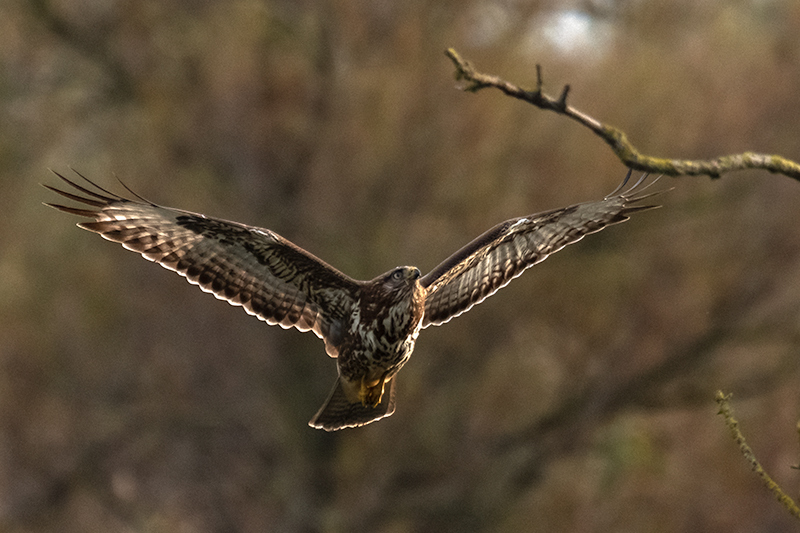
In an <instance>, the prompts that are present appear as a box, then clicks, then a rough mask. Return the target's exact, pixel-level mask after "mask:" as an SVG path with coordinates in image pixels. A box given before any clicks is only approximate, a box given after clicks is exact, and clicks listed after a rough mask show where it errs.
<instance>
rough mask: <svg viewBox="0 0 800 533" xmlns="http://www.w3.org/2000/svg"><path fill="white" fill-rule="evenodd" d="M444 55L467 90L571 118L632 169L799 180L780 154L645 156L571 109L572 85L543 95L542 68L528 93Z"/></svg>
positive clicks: (799, 170)
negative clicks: (750, 172) (759, 172)
mask: <svg viewBox="0 0 800 533" xmlns="http://www.w3.org/2000/svg"><path fill="white" fill-rule="evenodd" d="M445 54H446V55H447V57H449V58H450V60H451V61H452V62H453V64H454V65H455V67H456V79H457V80H465V81H466V82H467V85H466V86H465V87H464V90H466V91H470V92H477V91H479V90H481V89H485V88H487V87H494V88H496V89H499V90H501V91H503V92H504V93H505V94H507V95H508V96H512V97H514V98H519V99H520V100H524V101H526V102H528V103H531V104H533V105H535V106H536V107H538V108H540V109H545V110H550V111H555V112H556V113H559V114H561V115H565V116H567V117H570V118H571V119H573V120H576V121H578V122H579V123H581V124H583V125H584V126H586V127H587V128H589V129H590V130H592V131H593V132H594V133H595V134H597V135H598V136H600V137H601V138H602V139H603V140H604V141H606V143H608V144H609V146H611V148H612V149H613V150H614V153H615V154H617V157H619V159H620V160H621V161H622V162H623V163H624V164H625V165H626V166H628V167H629V168H632V169H635V170H641V171H644V172H651V173H653V174H667V175H669V176H680V175H684V174H685V175H690V176H697V175H706V176H710V177H712V178H718V177H720V176H721V175H722V174H724V173H726V172H731V171H734V170H744V169H748V168H756V169H764V170H768V171H770V172H773V173H777V174H783V175H785V176H788V177H790V178H794V179H796V180H800V164H797V163H795V162H794V161H792V160H790V159H787V158H784V157H781V156H779V155H770V154H758V153H754V152H744V153H741V154H734V155H727V156H722V157H718V158H716V159H710V160H697V161H693V160H687V159H664V158H659V157H653V156H649V155H645V154H642V153H640V152H639V150H637V149H636V147H635V146H633V144H631V142H630V141H628V138H627V136H626V135H625V133H624V132H623V131H621V130H619V129H617V128H615V127H613V126H609V125H607V124H603V123H602V122H600V121H598V120H596V119H594V118H592V117H591V116H589V115H586V114H584V113H582V112H581V111H578V110H577V109H575V108H574V107H571V106H568V105H567V95H568V94H569V90H570V87H569V85H565V86H564V88H563V89H562V91H561V94H560V96H559V97H558V98H553V97H551V96H548V95H546V94H545V93H543V92H542V84H543V82H542V70H541V67H540V66H539V65H536V90H534V91H529V90H526V89H523V88H522V87H519V86H517V85H514V84H513V83H509V82H507V81H505V80H504V79H502V78H500V77H498V76H493V75H490V74H483V73H482V72H478V71H477V70H475V67H473V66H472V64H471V63H470V62H469V61H466V60H464V59H463V58H462V57H461V56H460V55H459V54H458V52H456V51H455V50H454V49H453V48H448V49H447V50H446V51H445Z"/></svg>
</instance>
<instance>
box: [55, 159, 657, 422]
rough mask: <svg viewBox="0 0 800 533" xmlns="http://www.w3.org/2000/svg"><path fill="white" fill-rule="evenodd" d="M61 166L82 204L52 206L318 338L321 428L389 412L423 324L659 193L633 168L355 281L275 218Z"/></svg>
mask: <svg viewBox="0 0 800 533" xmlns="http://www.w3.org/2000/svg"><path fill="white" fill-rule="evenodd" d="M54 173H55V174H56V175H57V176H58V177H59V178H61V179H62V180H63V181H64V182H65V183H66V184H67V185H68V186H69V190H61V189H57V188H55V187H51V186H49V185H45V187H46V188H48V189H50V190H51V191H53V192H56V193H58V194H60V195H61V196H64V197H66V198H68V199H70V200H73V201H76V202H78V203H80V204H83V205H82V206H80V207H70V206H66V205H61V204H54V203H48V204H46V205H48V206H50V207H54V208H56V209H59V210H61V211H66V212H67V213H72V214H75V215H80V216H83V217H87V218H90V219H93V220H91V221H89V222H82V223H80V224H78V226H79V227H81V228H83V229H86V230H89V231H93V232H95V233H99V234H100V235H101V236H102V237H103V238H105V239H108V240H110V241H114V242H118V243H120V244H122V246H124V247H125V248H127V249H128V250H132V251H134V252H138V253H139V254H141V255H142V256H143V257H144V258H145V259H148V260H150V261H154V262H156V263H158V264H160V265H161V266H163V267H165V268H168V269H170V270H174V271H175V272H177V273H178V274H180V275H181V276H184V277H185V278H186V279H187V280H188V281H189V283H192V284H195V285H198V286H199V287H200V288H201V289H202V290H203V291H205V292H210V293H212V294H214V296H216V297H217V298H219V299H221V300H227V301H228V302H229V303H230V304H232V305H237V306H242V307H243V308H244V310H245V311H247V313H249V314H251V315H255V316H256V317H258V318H259V319H260V320H263V321H264V322H266V323H268V324H278V325H279V326H281V327H282V328H291V327H294V328H297V329H298V330H300V331H313V332H314V333H315V334H316V335H317V336H318V337H320V338H321V339H322V340H323V341H324V343H325V351H326V352H327V353H328V355H329V356H331V357H334V358H336V366H337V370H338V377H337V379H336V383H335V385H334V387H333V390H332V391H331V393H330V395H329V396H328V399H327V400H326V401H325V403H324V404H323V405H322V407H321V408H320V409H319V411H318V412H317V414H316V415H314V417H313V418H312V419H311V421H310V422H309V425H310V426H311V427H314V428H318V429H324V430H326V431H334V430H338V429H342V428H348V427H357V426H363V425H365V424H369V423H370V422H374V421H376V420H379V419H381V418H384V417H387V416H389V415H391V414H392V413H393V412H394V410H395V387H394V382H395V379H394V378H395V375H396V374H397V372H398V371H399V370H400V369H401V368H402V367H403V365H404V364H405V363H406V362H407V361H408V359H409V357H410V356H411V352H412V351H413V350H414V344H415V342H416V340H417V336H418V335H419V332H420V330H421V329H423V328H426V327H428V326H438V325H441V324H444V323H445V322H447V321H449V320H450V319H451V318H453V317H456V316H458V315H460V314H461V313H464V312H466V311H468V310H469V309H470V308H472V306H474V305H476V304H478V303H480V302H482V301H483V300H485V299H486V298H488V297H489V296H491V295H492V294H494V293H495V292H497V291H498V290H499V289H500V288H501V287H504V286H505V285H507V284H508V283H509V282H510V281H511V280H512V279H514V278H516V277H517V276H519V275H520V274H522V272H523V271H524V270H526V269H527V268H529V267H531V266H533V265H535V264H536V263H539V262H540V261H543V260H544V259H545V258H546V257H547V256H548V255H550V254H552V253H554V252H557V251H558V250H560V249H562V248H563V247H564V246H566V245H568V244H571V243H574V242H577V241H579V240H580V239H582V238H583V237H584V235H588V234H590V233H594V232H597V231H600V230H601V229H603V228H604V227H606V226H608V225H611V224H617V223H619V222H623V221H625V220H628V217H629V216H630V215H631V214H632V213H635V212H637V211H644V210H646V209H652V208H655V207H658V206H657V205H649V204H643V203H642V201H643V200H645V199H647V198H650V197H652V196H654V195H656V194H659V193H660V192H662V191H657V192H646V193H645V192H644V191H645V189H647V188H648V187H649V186H650V185H652V184H653V183H655V181H651V182H649V183H645V182H646V178H647V174H645V175H643V176H642V177H641V178H640V179H639V180H638V181H637V182H636V183H635V184H634V185H633V186H631V187H629V188H628V189H625V187H626V185H627V183H628V181H629V179H630V176H631V172H630V171H629V172H628V174H627V175H626V177H625V180H624V181H623V182H622V183H621V184H620V185H619V187H617V189H616V190H615V191H614V192H612V193H611V194H609V195H608V196H606V197H605V198H603V199H602V200H599V201H596V202H586V203H582V204H576V205H572V206H570V207H564V208H561V209H554V210H552V211H545V212H543V213H537V214H533V215H529V216H525V217H520V218H513V219H511V220H507V221H505V222H502V223H500V224H498V225H496V226H494V227H493V228H491V229H489V230H488V231H486V232H485V233H483V234H482V235H480V236H479V237H478V238H476V239H475V240H473V241H472V242H470V243H469V244H467V245H466V246H464V247H463V248H461V249H460V250H458V251H457V252H456V253H454V254H453V255H451V256H450V257H448V258H447V259H445V260H444V261H443V262H442V263H441V264H440V265H439V266H437V267H436V268H434V269H433V270H432V271H431V272H429V273H428V274H426V275H424V276H422V275H421V273H420V271H419V269H418V268H416V267H413V266H400V267H397V268H393V269H392V270H390V271H388V272H386V273H384V274H381V275H380V276H378V277H377V278H375V279H373V280H370V281H359V280H355V279H353V278H351V277H349V276H347V275H346V274H343V273H342V272H340V271H339V270H337V269H335V268H333V267H332V266H330V265H328V264H327V263H325V262H324V261H322V260H321V259H318V258H317V257H315V256H313V255H312V254H310V253H309V252H307V251H306V250H304V249H302V248H300V247H299V246H297V245H295V244H293V243H291V242H289V241H288V240H286V239H284V238H283V237H281V236H280V235H278V234H277V233H275V232H273V231H270V230H268V229H264V228H258V227H255V226H247V225H245V224H240V223H237V222H230V221H227V220H221V219H217V218H211V217H206V216H205V215H201V214H198V213H192V212H189V211H183V210H180V209H173V208H170V207H162V206H160V205H156V204H154V203H152V202H150V201H148V200H146V199H144V198H142V197H141V196H139V195H138V194H136V193H134V192H133V191H131V190H130V189H128V188H127V186H125V188H126V189H128V191H129V192H130V193H131V195H133V198H126V197H123V196H119V195H117V194H115V193H113V192H110V191H108V190H106V189H104V188H102V187H100V186H99V185H97V184H95V183H93V182H91V181H90V180H89V179H87V178H85V177H84V176H82V175H81V174H78V173H77V172H76V174H78V176H80V177H81V178H82V179H83V180H84V181H85V182H86V184H85V185H79V184H78V183H76V182H75V181H72V180H70V179H68V178H66V177H64V176H63V175H61V174H59V173H57V172H54ZM123 186H124V184H123ZM70 190H71V191H72V192H69V191H70Z"/></svg>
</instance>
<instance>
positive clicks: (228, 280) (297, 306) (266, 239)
mask: <svg viewBox="0 0 800 533" xmlns="http://www.w3.org/2000/svg"><path fill="white" fill-rule="evenodd" d="M55 174H56V175H57V176H58V177H60V178H61V179H62V180H64V181H65V182H66V183H67V184H69V185H70V186H71V187H72V188H74V189H75V190H76V192H80V193H83V195H85V196H82V195H78V194H74V193H71V192H66V191H62V190H59V189H56V188H54V187H50V186H48V185H45V187H47V188H48V189H50V190H52V191H54V192H56V193H58V194H60V195H62V196H65V197H67V198H69V199H71V200H75V201H77V202H81V203H83V204H85V205H86V206H88V208H86V207H82V208H76V207H68V206H64V205H58V204H46V205H49V206H51V207H55V208H56V209H59V210H61V211H66V212H67V213H72V214H75V215H80V216H84V217H88V218H93V219H94V221H92V222H84V223H81V224H78V226H79V227H81V228H83V229H86V230H89V231H93V232H95V233H99V234H100V235H102V236H103V238H105V239H108V240H110V241H114V242H118V243H121V244H122V245H123V246H124V247H125V248H127V249H129V250H133V251H134V252H138V253H140V254H141V255H142V256H143V257H144V258H145V259H149V260H150V261H155V262H156V263H159V264H160V265H161V266H163V267H165V268H168V269H170V270H174V271H175V272H177V273H178V274H180V275H181V276H184V277H185V278H186V279H187V280H188V281H189V283H193V284H195V285H198V286H199V287H200V288H201V289H202V290H204V291H205V292H210V293H213V294H214V296H216V297H217V298H219V299H221V300H227V301H228V302H229V303H231V304H232V305H241V306H242V307H243V308H244V309H245V311H247V312H248V313H249V314H251V315H255V316H257V317H258V318H259V319H261V320H263V321H265V322H267V323H268V324H278V325H280V326H281V327H283V328H290V327H295V328H297V329H299V330H300V331H308V330H311V331H313V332H314V333H316V334H317V336H319V337H320V338H322V339H324V340H325V346H326V350H327V352H328V354H329V355H331V356H332V357H335V356H336V355H338V353H337V350H336V346H337V345H338V344H339V340H340V336H341V324H342V318H343V316H344V315H345V313H346V312H347V309H348V308H349V307H350V305H352V302H353V301H354V298H355V293H356V291H357V290H358V288H359V284H358V282H357V281H355V280H353V279H351V278H349V277H348V276H346V275H344V274H342V273H341V272H339V271H338V270H336V269H335V268H333V267H331V266H329V265H327V264H326V263H324V262H323V261H321V260H320V259H317V258H316V257H314V256H313V255H311V254H310V253H308V252H306V251H305V250H303V249H302V248H300V247H298V246H296V245H294V244H292V243H291V242H289V241H287V240H286V239H284V238H283V237H281V236H280V235H278V234H276V233H274V232H272V231H270V230H267V229H262V228H256V227H253V226H246V225H244V224H238V223H236V222H229V221H226V220H219V219H214V218H208V217H205V216H203V215H200V214H197V213H191V212H189V211H182V210H179V209H171V208H168V207H161V206H158V205H155V204H153V203H150V202H149V201H147V200H145V199H143V198H141V197H138V195H136V196H137V199H135V200H133V199H128V198H124V197H122V196H118V195H116V194H114V193H112V192H109V191H107V190H105V189H103V188H102V187H100V186H98V185H96V184H94V183H92V182H91V181H89V180H88V179H87V178H85V177H83V176H81V177H82V178H83V179H84V180H86V181H87V182H88V183H89V184H90V185H92V186H93V187H95V188H96V189H97V190H96V191H95V190H90V189H88V188H85V187H82V186H80V185H78V184H76V183H75V182H73V181H71V180H69V179H67V178H65V177H64V176H62V175H61V174H58V173H57V172H56V173H55ZM79 175H80V174H79ZM129 191H130V189H129ZM131 192H132V191H131ZM132 194H134V195H135V193H133V192H132Z"/></svg>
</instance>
